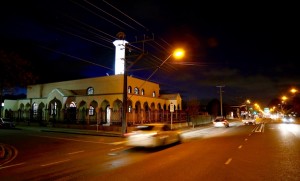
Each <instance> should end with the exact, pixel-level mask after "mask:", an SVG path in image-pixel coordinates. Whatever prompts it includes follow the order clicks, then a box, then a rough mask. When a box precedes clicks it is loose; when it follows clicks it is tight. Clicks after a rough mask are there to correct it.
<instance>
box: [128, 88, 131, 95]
mask: <svg viewBox="0 0 300 181" xmlns="http://www.w3.org/2000/svg"><path fill="white" fill-rule="evenodd" d="M127 92H128V94H131V86H128V88H127Z"/></svg>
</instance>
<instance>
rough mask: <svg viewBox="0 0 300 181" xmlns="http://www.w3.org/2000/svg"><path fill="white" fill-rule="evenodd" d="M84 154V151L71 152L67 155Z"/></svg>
mask: <svg viewBox="0 0 300 181" xmlns="http://www.w3.org/2000/svg"><path fill="white" fill-rule="evenodd" d="M82 152H84V150H82V151H75V152H70V153H67V154H68V155H73V154H77V153H82Z"/></svg>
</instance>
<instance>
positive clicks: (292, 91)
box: [290, 88, 298, 94]
mask: <svg viewBox="0 0 300 181" xmlns="http://www.w3.org/2000/svg"><path fill="white" fill-rule="evenodd" d="M290 91H291V93H293V94H295V93H296V92H298V90H297V89H294V88H292V89H291V90H290Z"/></svg>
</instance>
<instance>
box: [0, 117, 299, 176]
mask: <svg viewBox="0 0 300 181" xmlns="http://www.w3.org/2000/svg"><path fill="white" fill-rule="evenodd" d="M299 139H300V126H299V124H280V123H272V122H269V123H265V124H258V125H255V126H254V125H246V126H245V125H242V124H238V123H235V124H232V125H231V127H229V128H214V127H206V128H203V129H198V130H195V131H193V132H186V133H184V141H183V143H181V144H175V145H171V146H167V147H162V148H156V149H143V148H132V147H126V146H124V141H125V139H124V138H121V137H103V136H90V135H79V134H66V133H55V132H41V131H34V130H1V131H0V143H1V144H2V145H4V146H5V147H6V148H7V149H9V150H11V155H10V158H9V159H8V158H7V159H6V162H4V163H3V162H2V164H1V165H0V178H1V180H104V179H105V180H131V181H132V180H222V181H223V180H272V181H274V180H275V181H276V180H297V181H298V180H300V176H299V175H300V170H299V168H300V155H299V151H300V142H299Z"/></svg>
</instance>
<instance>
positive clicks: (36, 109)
mask: <svg viewBox="0 0 300 181" xmlns="http://www.w3.org/2000/svg"><path fill="white" fill-rule="evenodd" d="M32 111H33V115H37V114H38V104H37V103H33V105H32Z"/></svg>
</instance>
